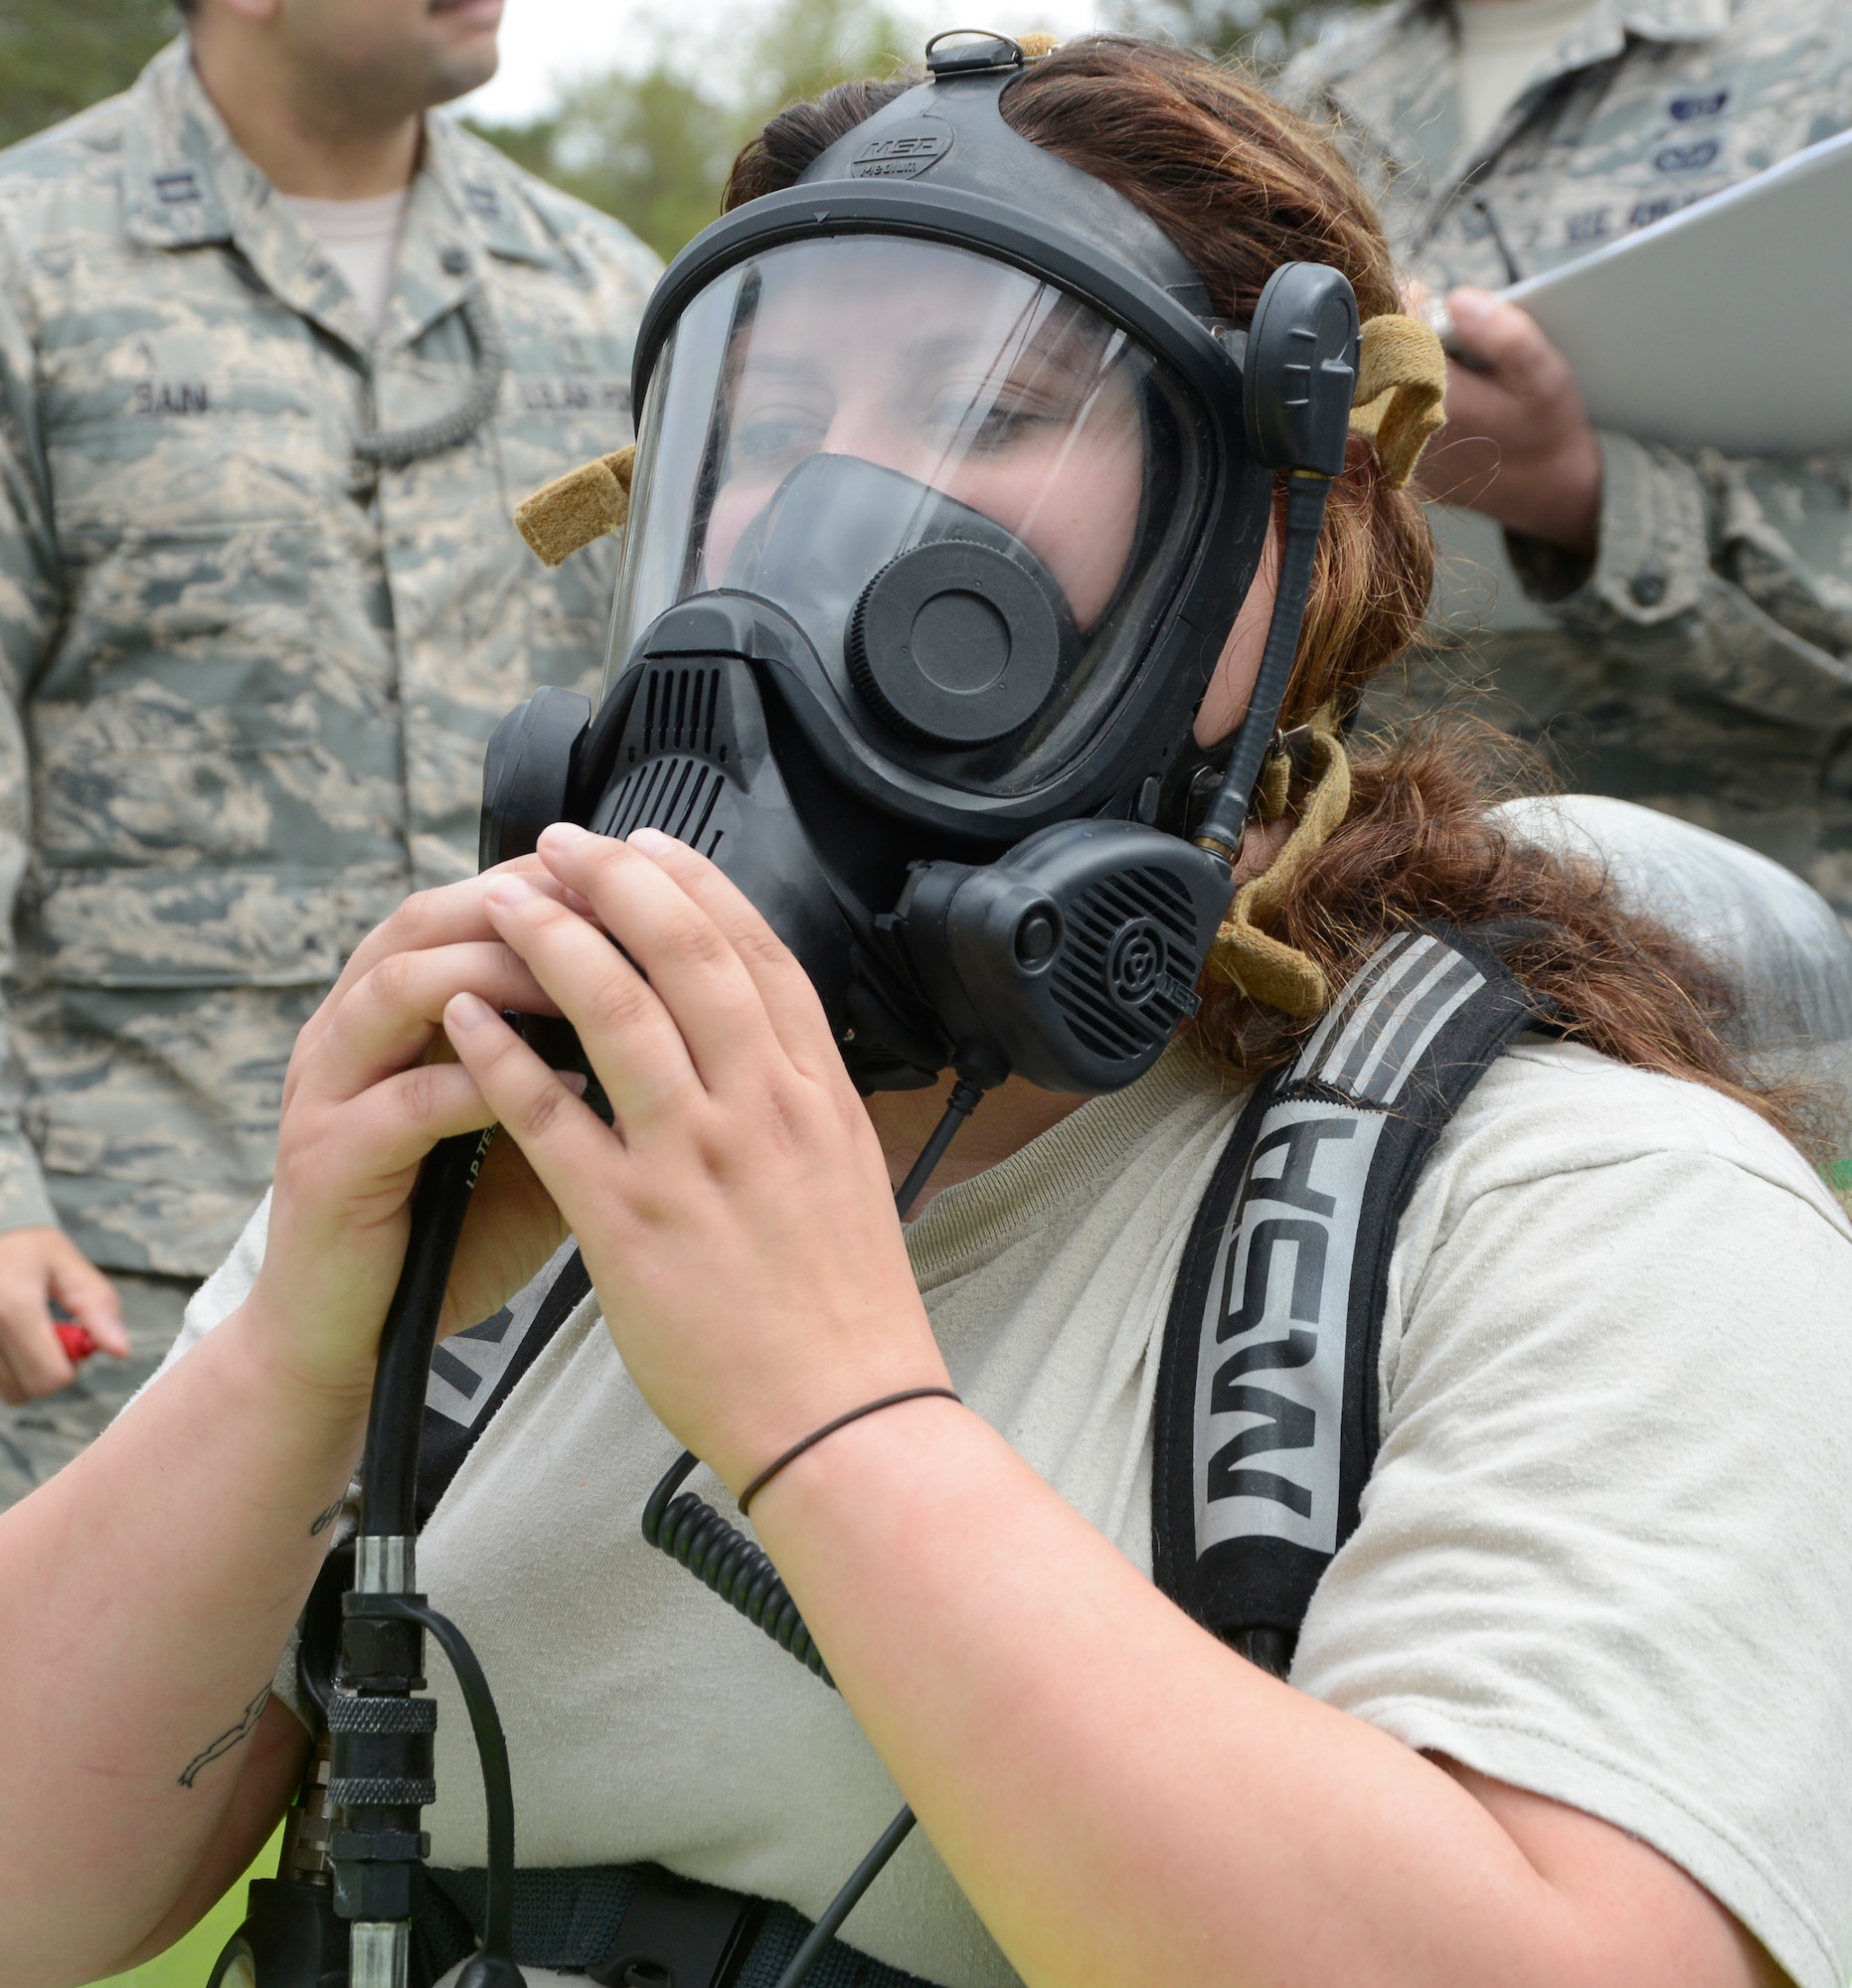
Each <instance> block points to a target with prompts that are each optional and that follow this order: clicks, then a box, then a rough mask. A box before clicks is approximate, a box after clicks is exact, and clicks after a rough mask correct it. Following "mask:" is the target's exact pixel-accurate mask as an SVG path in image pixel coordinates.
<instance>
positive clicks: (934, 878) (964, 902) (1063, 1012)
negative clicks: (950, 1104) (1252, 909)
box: [889, 821, 1231, 1092]
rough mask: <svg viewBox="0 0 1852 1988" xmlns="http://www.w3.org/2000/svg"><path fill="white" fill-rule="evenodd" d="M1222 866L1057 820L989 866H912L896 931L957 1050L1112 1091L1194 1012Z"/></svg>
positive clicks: (1064, 1084)
mask: <svg viewBox="0 0 1852 1988" xmlns="http://www.w3.org/2000/svg"><path fill="white" fill-rule="evenodd" d="M1230 896H1231V885H1230V882H1229V872H1228V866H1227V865H1226V864H1224V863H1223V862H1222V861H1220V859H1218V858H1217V857H1214V856H1212V855H1210V854H1209V853H1208V852H1207V851H1204V850H1200V849H1196V848H1193V847H1192V846H1191V845H1190V844H1189V843H1186V842H1182V841H1180V840H1179V839H1178V838H1177V837H1175V836H1171V835H1165V834H1162V833H1160V832H1159V831H1158V830H1156V829H1151V828H1145V827H1143V826H1141V825H1140V824H1138V823H1136V822H1128V821H1069V822H1058V823H1056V824H1055V826H1053V827H1052V828H1045V829H1042V830H1040V831H1038V832H1037V833H1036V834H1034V835H1032V836H1029V837H1027V838H1026V839H1025V840H1024V841H1022V842H1019V843H1018V844H1017V845H1016V847H1015V848H1014V849H1012V850H1010V851H1009V853H1008V854H1007V855H1005V856H1003V857H1002V858H1000V859H999V860H998V861H997V862H996V863H993V864H990V865H988V866H985V867H982V868H973V867H971V866H969V865H965V864H959V863H926V864H921V865H919V866H917V867H916V868H915V870H914V871H913V873H912V875H911V876H910V878H909V880H908V886H907V890H906V892H905V893H904V895H903V897H902V900H901V903H900V905H899V907H898V908H897V909H896V911H895V913H894V916H893V918H892V919H891V920H890V921H889V923H890V928H891V930H892V931H893V932H894V933H895V935H896V936H898V937H899V939H900V940H901V943H902V944H903V946H904V947H905V949H906V952H907V955H908V958H909V959H910V961H911V962H912V965H913V967H914V970H915V972H916V973H917V974H918V975H919V978H920V981H921V984H922V986H923V987H924V989H925V990H926V995H927V998H928V999H929V1000H930V1002H931V1003H932V1005H933V1007H934V1009H935V1010H936V1011H937V1013H938V1015H939V1016H940V1018H941V1020H942V1021H943V1022H944V1023H945V1025H946V1027H947V1030H948V1032H949V1033H950V1034H951V1035H952V1036H953V1038H954V1039H955V1040H957V1041H959V1042H960V1043H976V1044H983V1045H985V1046H987V1047H989V1048H990V1049H992V1050H994V1051H995V1052H996V1053H997V1054H998V1055H999V1056H1001V1057H1002V1058H1003V1059H1004V1060H1005V1061H1006V1062H1007V1063H1008V1065H1009V1067H1010V1069H1011V1070H1012V1071H1014V1072H1015V1073H1016V1074H1017V1075H1018V1076H1021V1077H1027V1078H1028V1079H1029V1080H1030V1081H1031V1082H1032V1083H1038V1084H1041V1085H1042V1086H1043V1087H1044V1088H1046V1089H1049V1090H1062V1091H1081V1092H1099V1091H1107V1090H1117V1089H1120V1088H1122V1087H1123V1086H1124V1085H1125V1084H1127V1083H1130V1082H1132V1081H1133V1080H1134V1079H1136V1078H1137V1077H1142V1076H1143V1075H1144V1073H1145V1072H1146V1071H1147V1070H1149V1069H1150V1068H1151V1066H1152V1065H1153V1064H1154V1063H1155V1062H1156V1061H1157V1059H1158V1057H1159V1056H1160V1055H1161V1054H1162V1053H1163V1051H1164V1048H1165V1046H1166V1045H1167V1044H1168V1043H1169V1042H1170V1040H1171V1038H1172V1037H1173V1036H1174V1035H1175V1034H1176V1032H1177V1030H1178V1029H1179V1028H1180V1027H1181V1026H1182V1025H1183V1024H1184V1023H1185V1022H1186V1021H1188V1020H1189V1019H1190V1017H1191V1016H1193V1015H1194V1014H1195V1013H1196V1010H1197V1007H1198V1005H1199V1004H1198V1000H1197V995H1196V981H1197V977H1198V975H1199V974H1200V973H1201V971H1202V967H1203V962H1204V960H1205V959H1206V958H1207V957H1208V955H1209V948H1210V946H1211V945H1213V944H1214V942H1215V936H1216V932H1217V930H1218V929H1219V928H1220V925H1221V922H1222V919H1223V917H1224V916H1225V914H1226V913H1227V911H1228V907H1229V899H1230Z"/></svg>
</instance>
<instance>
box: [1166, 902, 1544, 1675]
mask: <svg viewBox="0 0 1852 1988" xmlns="http://www.w3.org/2000/svg"><path fill="white" fill-rule="evenodd" d="M1534 1019H1535V1016H1534V1012H1533V1006H1532V1003H1531V1000H1530V997H1529V996H1528V995H1527V994H1526V993H1525V991H1524V989H1523V988H1522V987H1521V986H1520V985H1519V983H1518V981H1517V980H1516V978H1515V977H1514V976H1513V975H1512V973H1511V972H1510V970H1509V969H1508V968H1507V967H1506V966H1505V965H1504V963H1503V962H1502V961H1501V960H1500V959H1499V957H1498V956H1497V954H1496V953H1495V952H1493V951H1491V950H1490V949H1489V947H1487V946H1486V945H1485V944H1483V943H1481V942H1480V941H1478V940H1476V939H1474V938H1472V937H1471V936H1469V935H1468V934H1466V933H1464V932H1461V931H1457V930H1454V929H1452V928H1450V927H1447V926H1432V927H1428V928H1424V929H1421V930H1414V931H1405V932H1398V933H1397V934H1396V935H1395V936H1394V937H1392V938H1390V939H1388V940H1387V941H1385V943H1384V944H1383V945H1382V946H1381V947H1379V948H1378V950H1377V951H1376V952H1375V953H1374V954H1373V955H1372V956H1371V958H1370V959H1369V960H1368V961H1367V962H1366V963H1365V965H1364V966H1363V967H1362V969H1361V970H1360V971H1359V972H1358V973H1357V974H1356V975H1355V977H1354V978H1353V979H1352V980H1351V982H1350V984H1349V985H1348V986H1347V987H1346V988H1345V989H1344V991H1343V993H1342V994H1341V995H1340V996H1339V997H1338V1000H1337V1001H1336V1003H1335V1004H1334V1005H1333V1006H1332V1008H1331V1010H1330V1011H1329V1013H1328V1014H1327V1015H1326V1016H1325V1018H1324V1020H1323V1021H1322V1022H1321V1023H1320V1024H1319V1026H1318V1028H1317V1030H1316V1031H1315V1032H1314V1034H1313V1035H1312V1037H1311V1039H1310V1040H1309V1041H1308V1042H1307V1043H1306V1045H1305V1048H1304V1049H1303V1050H1302V1051H1301V1052H1300V1054H1299V1056H1298V1058H1297V1060H1296V1061H1295V1062H1293V1063H1292V1064H1290V1065H1288V1066H1286V1067H1285V1068H1284V1069H1282V1070H1280V1071H1276V1072H1275V1073H1274V1074H1273V1075H1272V1076H1271V1077H1268V1078H1267V1079H1266V1080H1265V1081H1264V1082H1263V1083H1262V1084H1261V1085H1260V1086H1259V1088H1258V1089H1257V1090H1256V1092H1255V1094H1254V1096H1253V1097H1252V1098H1250V1100H1249V1102H1248V1105H1247V1107H1246V1108H1245V1109H1244V1111H1243V1112H1242V1115H1241V1118H1240V1120H1239V1121H1238V1123H1237V1124H1236V1127H1235V1130H1234V1132H1233V1133H1232V1134H1231V1135H1230V1138H1229V1142H1228V1145H1227V1147H1226V1148H1225V1149H1224V1151H1223V1154H1222V1157H1221V1159H1220V1161H1219V1162H1218V1163H1217V1166H1216V1171H1215V1174H1214V1177H1213V1178H1212V1180H1211V1182H1210V1186H1209V1191H1208V1193H1207V1194H1206V1195H1205V1196H1204V1198H1203V1205H1202V1207H1201V1208H1200V1209H1199V1210H1198V1212H1197V1217H1196V1222H1195V1225H1194V1227H1193V1228H1192V1230H1191V1233H1190V1239H1189V1242H1188V1243H1187V1245H1186V1246H1185V1249H1184V1255H1183V1263H1182V1266H1181V1268H1180V1270H1179V1272H1178V1278H1177V1286H1176V1290H1175V1292H1174V1293H1173V1295H1172V1299H1171V1309H1170V1318H1169V1322H1168V1324H1167V1326H1166V1329H1165V1337H1164V1353H1163V1361H1162V1366H1161V1369H1160V1373H1159V1378H1158V1403H1157V1425H1156V1444H1155V1455H1154V1463H1153V1471H1154V1482H1153V1484H1152V1499H1151V1510H1152V1530H1153V1543H1152V1544H1153V1564H1154V1567H1155V1570H1156V1574H1157V1578H1158V1583H1159V1585H1160V1586H1161V1587H1162V1588H1163V1589H1164V1591H1165V1592H1166V1593H1167V1594H1169V1595H1170V1596H1171V1597H1172V1598H1173V1599H1174V1600H1176V1601H1177V1602H1179V1603H1180V1604H1181V1605H1182V1606H1183V1607H1184V1608H1186V1609H1187V1610H1188V1611H1189V1612H1190V1613H1191V1614H1192V1615H1193V1616H1195V1617H1196V1619H1197V1620H1198V1621H1200V1622H1202V1623H1203V1624H1204V1625H1205V1626H1207V1627H1208V1628H1210V1629H1213V1630H1214V1631H1215V1632H1216V1633H1217V1634H1218V1635H1221V1636H1224V1637H1225V1638H1227V1639H1228V1640H1230V1641H1232V1642H1234V1643H1235V1644H1236V1646H1237V1647H1238V1648H1242V1649H1244V1650H1246V1651H1247V1652H1248V1653H1249V1654H1251V1655H1255V1656H1256V1657H1257V1658H1258V1659H1259V1660H1262V1661H1266V1662H1269V1663H1271V1664H1273V1665H1274V1666H1275V1667H1279V1668H1283V1665H1284V1663H1285V1662H1287V1661H1289V1660H1290V1656H1291V1649H1292V1644H1293V1641H1294V1640H1295V1639H1296V1637H1297V1634H1298V1627H1299V1623H1300V1621H1301V1620H1302V1619H1303V1617H1304V1613H1305V1609H1306V1606H1307V1604H1308V1603H1309V1602H1310V1600H1311V1595H1312V1589H1313V1588H1314V1587H1315V1586H1316V1585H1317V1583H1318V1579H1319V1576H1320V1575H1321V1574H1323V1572H1324V1570H1325V1568H1326V1567H1327V1566H1328V1565H1329V1564H1330V1561H1331V1557H1332V1556H1333V1555H1334V1554H1335V1553H1336V1552H1337V1550H1338V1548H1339V1547H1340V1546H1342V1545H1343V1543H1344V1541H1345V1540H1346V1539H1347V1538H1348V1537H1349V1536H1350V1534H1351V1533H1352V1531H1354V1530H1355V1528H1356V1525H1357V1518H1358V1509H1359V1501H1360V1499H1361V1497H1362V1493H1363V1486H1364V1483H1365V1481H1366V1480H1367V1479H1368V1477H1369V1474H1370V1469H1371V1466H1372V1464H1373V1463H1374V1461H1375V1458H1376V1451H1377V1447H1378V1442H1379V1433H1378V1429H1377V1400H1376V1387H1377V1382H1376V1370H1377V1348H1378V1346H1379V1344H1380V1341H1381V1336H1382V1324H1383V1311H1384V1306H1385V1304H1386V1301H1387V1297H1388V1288H1389V1260H1390V1256H1391V1254H1392V1253H1393V1251H1394V1249H1395V1243H1396V1230H1397V1227H1398V1225H1399V1224H1400V1222H1401V1219H1402V1214H1403V1211H1404V1210H1405V1209H1406V1208H1407V1206H1408V1203H1409V1197H1410V1195H1411V1194H1413V1192H1414V1189H1415V1183H1416V1180H1417V1179H1418V1178H1419V1176H1420V1173H1421V1170H1422V1167H1423V1165H1424V1164H1425V1162H1426V1160H1427V1158H1428V1155H1429V1153H1430V1152H1431V1150H1432V1147H1433V1144H1434V1141H1435V1140H1436V1139H1437V1138H1438V1137H1439V1135H1440V1133H1441V1131H1442V1130H1443V1129H1444V1128H1445V1126H1446V1124H1447V1123H1448V1121H1449V1120H1450V1119H1451V1118H1452V1117H1453V1115H1454V1113H1455V1112H1456V1111H1457V1110H1458V1109H1459V1107H1460V1105H1461V1104H1462V1103H1463V1102H1464V1101H1465V1098H1466V1095H1467V1093H1468V1092H1469V1091H1470V1090H1471V1089H1472V1086H1473V1085H1474V1084H1475V1083H1476V1082H1477V1081H1478V1080H1479V1078H1480V1077H1482V1076H1483V1075H1484V1073H1485V1072H1486V1071H1487V1070H1488V1069H1489V1068H1490V1067H1491V1065H1492V1063H1493V1062H1494V1061H1495V1059H1496V1058H1497V1057H1498V1055H1499V1054H1500V1052H1501V1051H1502V1050H1503V1049H1504V1047H1505V1045H1506V1044H1507V1043H1508V1042H1510V1040H1511V1039H1512V1037H1513V1036H1515V1035H1516V1034H1518V1032H1519V1031H1520V1030H1522V1029H1523V1028H1525V1027H1526V1026H1527V1025H1529V1024H1531V1023H1532V1022H1533V1021H1534Z"/></svg>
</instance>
